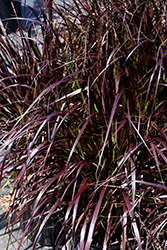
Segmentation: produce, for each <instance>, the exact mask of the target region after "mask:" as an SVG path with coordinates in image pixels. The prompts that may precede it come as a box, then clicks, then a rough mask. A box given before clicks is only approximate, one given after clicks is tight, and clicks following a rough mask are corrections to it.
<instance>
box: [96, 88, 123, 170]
mask: <svg viewBox="0 0 167 250" xmlns="http://www.w3.org/2000/svg"><path fill="white" fill-rule="evenodd" d="M123 93H124V91H121V92H120V93H119V94H118V95H117V97H116V99H115V101H114V104H113V107H112V111H111V115H110V120H109V124H108V128H107V132H106V136H105V140H104V144H103V147H102V150H101V154H100V158H99V162H98V167H97V170H96V173H97V172H98V169H99V166H100V164H101V160H102V157H103V153H104V149H105V147H106V144H107V139H108V135H109V132H110V129H111V125H112V121H113V118H114V114H115V112H116V109H117V105H118V102H119V99H120V98H121V96H122V94H123Z"/></svg>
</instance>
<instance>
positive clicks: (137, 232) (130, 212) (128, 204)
mask: <svg viewBox="0 0 167 250" xmlns="http://www.w3.org/2000/svg"><path fill="white" fill-rule="evenodd" d="M121 192H122V195H123V197H124V200H125V202H126V206H127V208H128V211H129V215H130V217H131V221H132V226H133V230H134V234H135V238H136V240H137V243H138V248H139V250H142V245H141V239H140V234H139V229H138V226H137V223H136V219H135V217H134V215H133V212H132V206H131V204H130V201H129V198H128V196H127V195H126V193H125V191H124V190H121Z"/></svg>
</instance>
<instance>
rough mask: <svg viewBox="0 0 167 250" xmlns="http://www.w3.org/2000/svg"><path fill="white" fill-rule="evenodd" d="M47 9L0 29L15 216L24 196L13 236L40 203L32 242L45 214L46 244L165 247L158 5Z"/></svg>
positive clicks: (7, 168) (6, 165) (5, 141)
mask: <svg viewBox="0 0 167 250" xmlns="http://www.w3.org/2000/svg"><path fill="white" fill-rule="evenodd" d="M46 8H47V6H46ZM32 11H33V12H34V13H35V11H34V10H32ZM51 14H52V16H50V17H48V15H47V14H46V11H45V10H43V9H41V16H39V17H38V16H36V18H37V21H36V23H37V26H35V30H34V31H33V29H34V26H33V24H32V25H30V26H29V27H28V29H27V32H25V31H24V30H23V28H22V27H21V25H20V28H19V30H18V32H17V33H16V34H13V36H11V35H7V34H6V33H5V31H3V32H4V33H3V36H1V37H0V39H1V47H0V75H1V79H0V82H1V90H0V98H1V134H0V139H1V152H2V153H1V154H3V156H4V158H3V161H2V162H1V178H3V175H4V173H8V174H9V175H10V176H12V177H13V186H12V190H13V203H12V204H11V207H10V210H9V213H10V214H15V215H16V219H15V221H14V223H15V222H16V221H17V219H18V218H21V217H22V215H23V213H24V211H25V210H26V209H27V208H28V207H29V206H30V205H31V204H33V211H32V213H31V216H30V218H29V219H28V222H27V227H26V228H25V231H24V233H23V237H22V239H21V242H20V246H21V243H22V241H23V239H24V237H25V234H28V233H29V229H30V224H31V223H32V221H33V218H34V217H36V216H37V215H38V211H40V214H41V215H42V214H44V215H45V219H44V221H43V222H42V224H41V223H40V224H41V226H40V228H39V232H38V233H37V235H36V239H35V241H34V248H33V249H35V246H36V244H37V241H38V239H39V236H40V233H41V232H42V230H43V227H44V225H45V223H46V221H47V220H48V219H49V217H50V216H51V215H53V214H55V216H56V215H57V216H58V217H59V218H60V220H61V221H62V232H63V236H61V237H60V238H59V240H58V241H57V242H56V243H55V247H56V249H58V248H59V246H61V247H63V246H65V245H66V244H67V243H68V242H69V241H71V242H72V244H71V249H74V248H75V247H76V245H77V244H78V243H79V244H80V249H85V250H87V249H89V248H90V246H91V243H92V242H95V243H96V242H98V243H99V244H101V245H103V249H107V246H108V247H109V246H112V245H114V244H116V243H119V244H120V248H121V249H125V247H126V246H127V247H129V249H130V247H132V248H133V247H134V248H135V247H138V249H164V248H165V246H166V245H165V244H166V241H165V239H166V225H167V217H166V208H165V207H166V189H167V185H166V181H167V171H166V163H167V154H166V150H167V143H166V139H167V134H166V131H167V128H166V124H167V119H166V109H167V103H166V102H167V95H166V93H167V92H166V86H167V83H166V58H167V55H166V26H165V18H166V16H165V14H166V13H165V5H163V4H162V2H158V1H154V0H152V1H151V0H150V1H149V0H148V1H116V2H113V1H109V0H108V1H97V0H96V1H80V0H78V1H75V0H73V1H70V2H69V3H68V2H64V1H62V2H60V3H57V2H54V1H53V2H52V13H51ZM55 17H56V20H55ZM48 204H52V205H51V208H50V210H47V206H48ZM120 232H121V233H120ZM132 245H133V246H132ZM19 249H20V248H19ZM63 249H64V248H63Z"/></svg>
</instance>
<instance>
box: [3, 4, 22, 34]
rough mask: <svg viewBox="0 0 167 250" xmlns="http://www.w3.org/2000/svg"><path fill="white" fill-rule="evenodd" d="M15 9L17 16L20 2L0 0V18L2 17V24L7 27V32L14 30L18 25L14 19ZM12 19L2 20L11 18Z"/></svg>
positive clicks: (19, 10)
mask: <svg viewBox="0 0 167 250" xmlns="http://www.w3.org/2000/svg"><path fill="white" fill-rule="evenodd" d="M15 11H16V13H17V16H18V17H21V2H16V1H10V0H0V18H1V19H2V22H3V25H4V27H5V28H7V32H9V31H12V32H15V31H16V30H17V27H18V22H17V20H16V19H15V18H16V15H15ZM12 17H13V19H12V20H4V19H7V18H12Z"/></svg>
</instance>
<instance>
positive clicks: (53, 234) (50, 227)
mask: <svg viewBox="0 0 167 250" xmlns="http://www.w3.org/2000/svg"><path fill="white" fill-rule="evenodd" d="M51 207H52V205H51V204H49V205H48V206H47V208H46V210H45V211H48V210H50V208H51ZM32 210H33V205H30V207H29V208H28V209H27V210H26V211H25V212H24V214H23V226H22V229H23V230H24V229H25V227H26V224H27V221H28V220H29V218H30V214H31V211H32ZM40 212H41V211H39V214H40ZM44 218H45V216H44V215H43V216H41V217H40V218H39V219H38V218H36V219H34V220H33V222H32V224H31V226H30V229H29V234H28V238H29V240H31V242H33V241H34V240H35V237H36V235H37V233H38V230H39V227H40V225H41V223H42V222H43V220H44ZM39 222H40V223H39ZM61 228H62V223H61V221H60V220H59V218H58V216H57V215H55V214H53V215H51V217H50V218H49V219H48V221H47V223H46V225H45V227H44V229H43V231H42V234H41V236H40V238H39V241H38V243H39V244H40V245H41V246H51V247H54V245H55V241H56V239H57V236H58V234H59V232H60V230H61Z"/></svg>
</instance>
